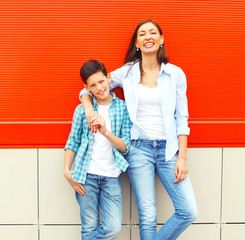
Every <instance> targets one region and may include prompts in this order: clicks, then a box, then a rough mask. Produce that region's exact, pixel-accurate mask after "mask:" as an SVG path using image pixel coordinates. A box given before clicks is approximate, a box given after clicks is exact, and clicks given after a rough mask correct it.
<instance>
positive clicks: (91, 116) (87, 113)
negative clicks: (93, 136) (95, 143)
mask: <svg viewBox="0 0 245 240" xmlns="http://www.w3.org/2000/svg"><path fill="white" fill-rule="evenodd" d="M85 116H86V118H87V120H88V127H89V129H90V130H91V131H92V132H95V133H96V132H97V129H98V126H95V125H93V124H92V121H93V119H95V118H96V117H97V116H99V115H98V114H97V113H96V112H95V111H94V109H93V108H88V109H86V110H85Z"/></svg>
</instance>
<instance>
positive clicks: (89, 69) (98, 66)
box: [80, 60, 107, 84]
mask: <svg viewBox="0 0 245 240" xmlns="http://www.w3.org/2000/svg"><path fill="white" fill-rule="evenodd" d="M99 71H100V72H102V73H103V74H104V75H105V76H106V77H107V71H106V68H105V65H104V64H103V63H101V62H99V61H97V60H89V61H87V62H85V63H84V64H83V66H82V67H81V69H80V76H81V78H82V80H83V82H84V83H85V84H87V79H88V78H89V77H90V76H91V75H93V74H94V73H97V72H99Z"/></svg>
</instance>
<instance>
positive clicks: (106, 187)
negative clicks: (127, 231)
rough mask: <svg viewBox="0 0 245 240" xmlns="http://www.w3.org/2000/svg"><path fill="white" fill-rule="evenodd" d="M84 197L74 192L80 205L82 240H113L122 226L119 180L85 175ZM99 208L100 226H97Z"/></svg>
mask: <svg viewBox="0 0 245 240" xmlns="http://www.w3.org/2000/svg"><path fill="white" fill-rule="evenodd" d="M83 187H84V188H85V191H86V193H85V195H80V194H79V193H77V192H76V198H77V201H78V204H79V205H80V217H81V223H82V240H93V239H96V240H101V239H103V240H110V239H115V238H116V236H117V235H118V234H119V233H120V231H121V226H122V197H121V185H120V180H119V178H114V177H104V176H99V175H92V174H87V178H86V182H85V184H83ZM99 208H100V210H101V225H100V224H99Z"/></svg>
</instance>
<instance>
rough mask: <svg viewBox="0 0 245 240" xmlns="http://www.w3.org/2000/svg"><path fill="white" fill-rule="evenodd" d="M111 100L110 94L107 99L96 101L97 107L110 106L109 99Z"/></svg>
mask: <svg viewBox="0 0 245 240" xmlns="http://www.w3.org/2000/svg"><path fill="white" fill-rule="evenodd" d="M112 98H113V96H112V95H111V94H109V95H108V97H107V98H106V99H103V100H102V99H97V98H96V100H97V102H98V104H99V105H110V104H111V99H112Z"/></svg>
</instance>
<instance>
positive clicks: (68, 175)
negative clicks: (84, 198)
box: [64, 171, 85, 195]
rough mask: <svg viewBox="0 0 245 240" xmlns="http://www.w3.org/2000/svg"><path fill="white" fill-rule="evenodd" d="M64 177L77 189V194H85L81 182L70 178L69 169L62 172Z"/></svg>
mask: <svg viewBox="0 0 245 240" xmlns="http://www.w3.org/2000/svg"><path fill="white" fill-rule="evenodd" d="M64 175H65V178H66V179H67V181H68V182H69V183H70V185H71V186H72V188H73V189H74V190H75V191H77V192H78V193H79V194H81V195H84V194H85V189H84V187H83V185H82V184H81V183H77V182H75V181H74V180H73V179H72V176H71V171H65V172H64Z"/></svg>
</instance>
